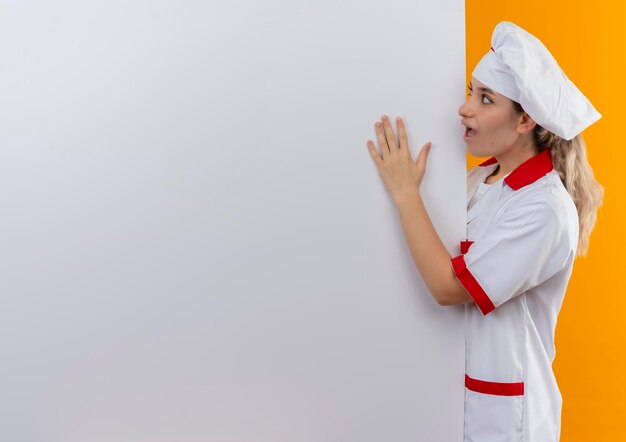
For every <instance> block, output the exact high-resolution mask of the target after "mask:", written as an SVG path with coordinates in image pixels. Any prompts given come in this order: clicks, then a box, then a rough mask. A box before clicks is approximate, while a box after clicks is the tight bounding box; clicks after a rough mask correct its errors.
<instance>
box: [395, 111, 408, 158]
mask: <svg viewBox="0 0 626 442" xmlns="http://www.w3.org/2000/svg"><path fill="white" fill-rule="evenodd" d="M396 124H397V125H398V137H399V138H400V150H406V151H407V152H408V151H409V138H408V137H407V135H406V127H404V121H402V118H400V117H397V118H396Z"/></svg>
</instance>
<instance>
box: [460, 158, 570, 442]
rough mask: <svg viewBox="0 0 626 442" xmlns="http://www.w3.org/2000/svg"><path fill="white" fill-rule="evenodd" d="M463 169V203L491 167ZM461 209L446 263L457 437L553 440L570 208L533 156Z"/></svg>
mask: <svg viewBox="0 0 626 442" xmlns="http://www.w3.org/2000/svg"><path fill="white" fill-rule="evenodd" d="M496 167H497V161H496V159H495V158H494V157H492V158H490V159H488V160H487V161H485V162H483V163H481V164H480V165H479V166H476V167H473V168H472V169H470V170H469V171H468V172H467V187H468V188H467V191H468V202H469V201H471V200H472V197H473V196H474V194H475V192H476V189H477V187H478V185H479V183H482V182H484V180H485V178H486V177H488V176H489V175H491V173H492V172H493V171H494V170H495V169H496ZM484 187H485V192H484V194H483V195H482V196H481V197H480V199H478V200H477V201H474V204H473V205H472V206H471V208H469V210H468V212H467V239H466V240H465V241H461V254H460V255H458V256H456V257H454V258H452V260H451V262H452V267H453V269H454V272H455V274H456V276H457V278H458V280H459V281H460V282H461V284H463V286H464V287H465V289H466V290H467V292H468V293H469V294H470V296H471V297H472V299H473V301H474V302H469V303H466V304H465V336H466V340H465V418H464V439H463V440H464V441H465V442H505V441H507V442H509V441H511V442H513V441H515V442H522V441H523V442H544V441H545V442H547V441H550V442H554V441H558V440H559V437H560V430H561V406H562V397H561V393H560V391H559V388H558V386H557V383H556V379H555V377H554V373H553V372H552V361H553V360H554V355H555V348H554V331H555V327H556V320H557V315H558V313H559V310H560V309H561V305H562V303H563V297H564V295H565V291H566V288H567V284H568V281H569V278H570V275H571V273H572V268H573V264H574V258H575V255H576V248H577V245H578V213H577V210H576V206H575V204H574V202H573V200H572V198H571V196H570V195H569V193H568V192H567V190H566V189H565V187H564V185H563V183H562V182H561V179H560V177H559V175H558V173H557V172H556V170H554V169H553V165H552V159H551V156H550V152H549V151H548V150H545V151H544V152H542V153H540V154H538V155H535V156H534V157H533V158H530V159H529V160H527V161H525V162H524V163H522V164H520V165H519V166H518V167H517V168H516V169H515V170H513V171H512V172H510V173H509V174H508V175H506V176H504V177H503V178H501V179H500V180H498V181H496V182H495V183H493V184H492V185H491V186H487V185H485V186H484Z"/></svg>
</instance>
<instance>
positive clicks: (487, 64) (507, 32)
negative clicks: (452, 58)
mask: <svg viewBox="0 0 626 442" xmlns="http://www.w3.org/2000/svg"><path fill="white" fill-rule="evenodd" d="M472 75H473V76H474V78H476V79H477V80H478V81H480V82H481V83H484V84H485V85H487V87H489V88H491V89H493V90H494V91H496V92H498V93H500V94H502V95H504V96H505V97H507V98H510V99H511V100H514V101H516V102H518V103H519V104H521V105H522V107H523V108H524V111H526V113H528V115H530V116H531V117H532V119H533V120H535V122H536V123H537V124H538V125H540V126H542V127H544V128H546V129H548V130H549V131H550V132H552V133H554V134H556V135H558V136H559V137H560V138H563V139H565V140H571V139H572V138H574V137H575V136H576V135H578V134H579V133H580V132H582V131H583V130H584V129H585V128H586V127H588V126H590V125H591V124H593V123H594V122H596V121H598V120H599V119H600V118H601V117H602V115H601V114H600V113H598V111H596V110H595V108H594V107H593V105H592V104H591V103H590V102H589V100H587V98H586V97H585V96H584V95H583V94H582V93H581V92H580V91H579V90H578V88H577V87H576V86H575V85H574V83H572V82H571V81H570V80H569V79H568V78H567V77H566V76H565V73H564V72H563V70H562V69H561V68H560V67H559V65H558V64H557V62H556V60H555V59H554V57H553V56H552V54H550V52H549V51H548V49H546V47H545V46H544V45H543V43H541V41H539V39H537V38H536V37H535V36H533V35H532V34H530V33H528V32H526V31H525V30H524V29H522V28H520V27H519V26H517V25H516V24H514V23H511V22H508V21H502V22H500V23H498V25H497V26H496V27H495V29H494V30H493V35H492V36H491V49H490V50H489V52H487V54H486V55H485V56H484V57H483V58H482V59H481V60H480V62H478V64H477V65H476V67H475V68H474V72H473V73H472Z"/></svg>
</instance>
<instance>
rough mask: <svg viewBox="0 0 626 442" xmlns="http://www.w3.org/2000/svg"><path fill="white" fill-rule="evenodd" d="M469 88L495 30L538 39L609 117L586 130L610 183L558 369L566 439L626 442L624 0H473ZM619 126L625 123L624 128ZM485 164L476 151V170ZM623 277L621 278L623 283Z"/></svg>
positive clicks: (569, 312)
mask: <svg viewBox="0 0 626 442" xmlns="http://www.w3.org/2000/svg"><path fill="white" fill-rule="evenodd" d="M465 5H466V6H465V7H466V18H465V20H466V29H467V83H469V80H470V79H471V74H472V70H473V69H474V66H475V65H476V63H478V61H479V60H480V59H481V57H482V56H483V55H484V54H485V53H486V52H487V51H488V50H489V47H490V43H491V34H492V32H493V28H494V27H495V25H496V24H497V23H498V22H500V21H502V20H507V21H511V22H513V23H515V24H517V25H519V26H521V27H522V28H524V29H526V30H527V31H529V32H530V33H531V34H533V35H535V36H536V37H537V38H539V39H540V40H541V41H542V42H543V44H544V45H545V46H546V47H547V48H548V50H549V51H550V52H551V53H552V55H553V56H554V57H555V58H556V60H557V62H558V63H559V65H560V66H561V68H562V69H563V70H564V72H565V74H566V75H567V76H568V78H569V79H570V80H572V81H573V82H574V84H576V86H577V87H578V88H579V89H580V90H581V91H582V93H583V94H584V95H585V96H586V97H587V98H588V99H589V101H591V103H592V104H593V105H594V107H595V108H596V109H597V110H598V112H600V113H601V114H602V118H601V119H600V120H599V121H597V122H596V123H594V124H593V125H591V126H590V127H589V128H588V129H586V130H585V131H584V132H583V136H584V138H585V141H586V143H587V157H588V160H589V163H590V164H591V167H592V168H593V170H594V173H595V176H596V179H597V180H598V181H599V182H600V184H602V185H603V186H604V191H605V196H604V205H603V206H601V207H600V210H599V212H598V221H597V223H596V227H595V230H594V231H593V233H592V234H591V239H590V247H589V252H588V254H587V256H586V257H584V258H577V260H576V261H575V263H574V270H573V274H572V278H571V279H570V283H569V286H568V290H567V293H566V295H565V301H564V303H563V307H562V309H561V313H560V315H559V318H558V323H557V328H556V344H555V345H556V358H555V361H554V365H553V368H554V372H555V374H556V378H557V381H558V384H559V388H560V390H561V393H562V395H563V415H562V430H561V441H563V442H577V441H585V442H589V441H618V440H626V429H624V428H623V427H624V418H626V319H625V318H626V287H624V283H623V282H622V281H623V279H624V278H623V275H625V274H626V270H625V269H626V265H625V261H626V259H625V258H624V257H625V256H626V254H625V253H624V251H623V249H622V247H624V246H625V245H626V241H625V237H626V234H625V233H624V232H625V231H626V225H625V223H624V216H625V215H626V189H625V187H626V185H625V183H626V172H622V171H620V170H619V167H620V163H621V162H623V161H625V160H626V145H625V144H626V143H624V142H623V141H622V139H623V133H621V132H622V131H624V130H626V123H625V122H624V120H625V119H626V114H625V113H624V112H623V111H622V109H621V108H622V107H623V105H624V104H626V92H625V91H626V33H625V32H624V31H623V28H624V23H625V20H626V2H618V1H610V2H609V1H595V2H592V1H580V0H579V1H562V0H552V1H545V0H543V1H537V0H525V1H522V2H514V1H504V0H466V3H465ZM620 123H621V124H620ZM481 161H482V159H479V158H475V157H472V156H470V155H469V154H468V167H473V166H475V165H477V164H478V163H479V162H481ZM620 275H622V276H621V277H620Z"/></svg>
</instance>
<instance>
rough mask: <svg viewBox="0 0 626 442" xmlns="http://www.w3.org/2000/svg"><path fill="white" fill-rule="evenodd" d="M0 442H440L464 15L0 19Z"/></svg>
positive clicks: (447, 368)
mask: <svg viewBox="0 0 626 442" xmlns="http://www.w3.org/2000/svg"><path fill="white" fill-rule="evenodd" d="M0 8H1V10H0V210H1V214H0V296H1V300H2V307H1V308H0V355H1V363H0V396H1V399H0V440H3V441H11V442H21V441H36V442H39V441H46V442H58V441H63V442H75V441H76V442H79V441H80V442H84V441H89V442H99V441H103V442H104V441H106V442H111V441H115V442H126V441H128V442H131V441H132V442H143V441H145V442H148V441H149V442H155V441H177V442H178V441H182V442H192V441H193V442H199V441H211V442H213V441H214V442H249V441H254V442H265V441H267V442H292V441H297V442H309V441H310V442H329V441H332V442H334V441H337V442H351V441H354V442H357V441H358V442H370V441H371V442H381V441H394V442H403V441H407V442H408V441H455V440H461V438H462V426H463V422H462V420H463V398H464V386H463V381H464V338H463V309H462V307H441V306H439V305H437V303H436V302H435V301H434V300H433V299H432V297H431V296H430V295H429V293H428V292H427V290H426V288H425V286H424V284H423V282H422V280H421V278H420V276H419V274H418V273H417V271H416V270H415V267H414V264H413V261H412V260H411V257H410V254H409V251H408V248H407V247H406V244H405V242H404V237H403V235H402V230H401V227H400V223H399V219H398V216H397V212H396V211H395V208H394V206H393V203H392V201H391V199H390V198H389V195H388V194H387V193H386V190H385V188H384V185H383V183H382V180H381V179H380V177H379V175H378V173H377V170H376V167H375V164H374V162H373V160H372V158H371V157H370V154H369V152H368V150H367V146H366V140H367V139H375V132H374V123H375V121H376V120H377V119H379V118H380V116H381V115H382V114H383V113H387V114H388V115H390V116H391V117H392V118H395V116H396V115H400V116H402V117H403V118H404V119H405V121H406V124H407V126H408V130H409V132H410V134H409V135H410V144H411V148H412V151H413V155H414V158H415V157H416V155H417V152H418V150H419V148H420V147H421V146H422V145H423V144H424V143H425V142H426V141H428V140H432V141H433V142H434V145H433V149H432V151H431V154H430V157H429V163H428V170H427V173H426V177H425V179H424V184H423V187H422V190H423V195H424V198H425V202H426V204H427V207H428V209H429V212H430V215H431V218H432V219H433V222H434V224H435V225H436V227H437V229H438V231H439V233H440V235H441V236H442V238H443V240H444V242H445V244H446V246H447V247H448V250H449V251H450V253H452V254H453V256H456V255H457V254H458V253H459V240H461V239H464V238H465V236H464V234H465V202H466V201H465V146H464V144H463V140H462V127H461V125H460V124H459V120H460V117H459V115H458V114H457V109H458V107H459V105H460V104H461V103H462V101H463V100H464V99H465V96H464V91H465V40H464V35H465V29H464V22H465V17H464V3H463V1H462V0H444V1H434V0H431V1H426V0H420V1H416V0H402V1H394V2H377V1H371V0H363V1H360V2H356V1H347V0H342V1H330V0H325V1H322V0H308V1H305V0H299V1H286V0H282V1H278V0H270V1H268V0H264V1H262V2H257V1H253V0H238V1H228V2H226V1H219V2H218V1H210V2H206V1H204V2H202V1H190V0H187V1H180V0H179V1H172V0H170V1H163V0H159V1H154V0H152V1H148V0H124V1H120V0H117V1H116V0H107V1H104V0H99V1H78V0H62V1H55V2H49V1H43V0H23V1H18V0H14V1H8V0H4V1H2V2H0Z"/></svg>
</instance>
